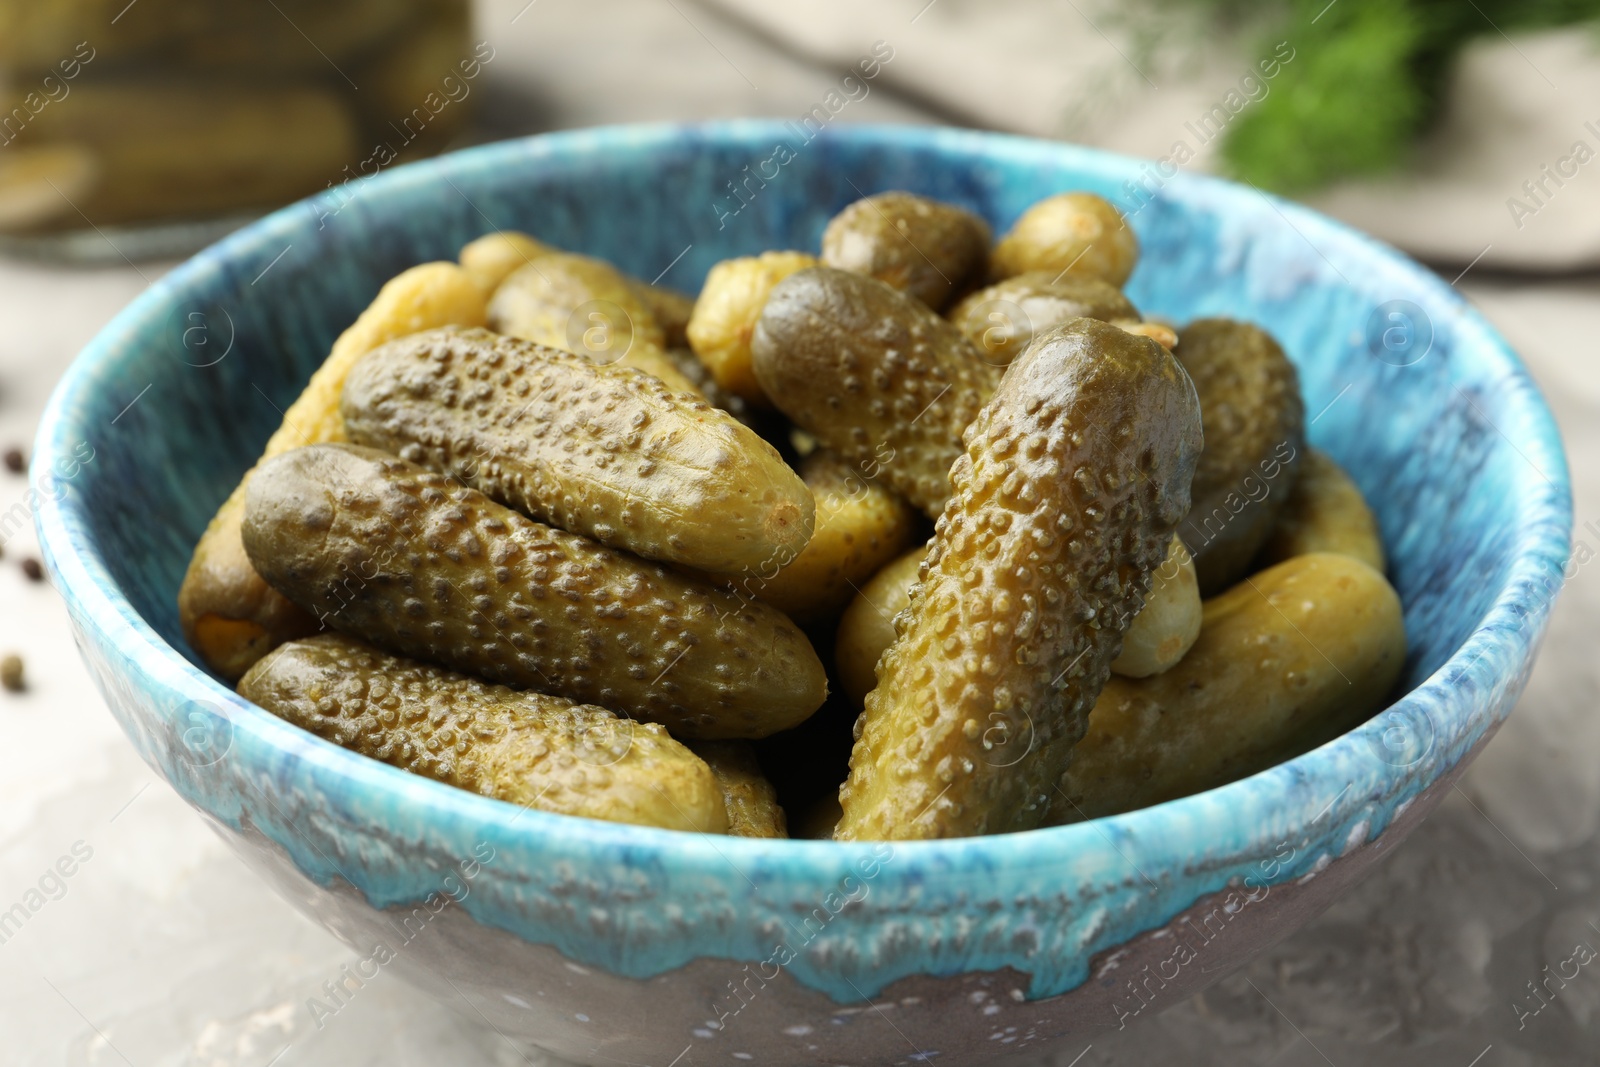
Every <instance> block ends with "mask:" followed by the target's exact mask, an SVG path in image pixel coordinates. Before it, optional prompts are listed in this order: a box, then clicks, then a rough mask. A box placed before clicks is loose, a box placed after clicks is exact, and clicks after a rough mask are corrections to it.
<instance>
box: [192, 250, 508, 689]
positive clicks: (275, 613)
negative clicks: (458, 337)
mask: <svg viewBox="0 0 1600 1067" xmlns="http://www.w3.org/2000/svg"><path fill="white" fill-rule="evenodd" d="M483 321H484V293H483V291H482V290H481V289H480V288H479V287H478V284H477V283H476V282H475V281H474V280H473V279H472V277H471V276H470V275H469V274H468V273H467V272H466V271H464V270H462V269H461V268H460V267H457V266H456V265H455V264H454V263H423V264H420V265H418V266H415V267H412V268H411V269H410V270H406V271H402V272H401V273H400V274H398V275H396V276H395V277H393V278H391V279H390V280H389V281H387V282H386V283H384V286H383V288H382V289H381V290H379V291H378V295H377V297H376V298H374V299H373V301H372V303H371V304H370V305H368V306H367V308H366V309H365V310H364V311H362V312H361V314H360V316H358V317H357V318H356V321H355V322H354V323H352V324H351V325H350V327H349V328H348V329H346V330H345V331H344V332H343V333H341V334H340V335H339V339H338V340H337V341H335V342H334V343H333V349H332V350H331V351H330V352H329V353H328V358H327V359H326V360H324V361H323V364H322V366H320V367H318V368H317V370H316V372H315V373H314V374H312V376H311V380H310V381H309V382H307V383H306V387H305V389H304V390H303V391H302V392H301V394H300V396H299V397H297V398H296V399H295V402H294V403H293V404H291V405H289V409H288V410H287V411H285V412H284V414H283V423H282V425H280V426H279V427H278V429H277V430H275V431H274V432H273V434H272V437H271V438H269V439H268V441H267V446H266V449H265V450H264V451H263V452H262V458H263V459H265V458H266V457H268V456H275V455H278V454H279V453H282V452H287V451H288V450H289V449H291V448H299V447H300V446H301V445H305V444H310V443H312V442H315V441H343V440H345V427H344V420H343V419H342V418H341V417H340V415H339V392H340V390H341V389H342V388H343V387H344V381H345V377H346V376H347V375H348V373H349V371H350V368H351V367H352V366H354V365H355V363H356V361H357V360H359V359H360V358H361V357H362V356H363V355H365V354H366V353H367V352H370V351H371V350H372V349H374V348H376V347H378V346H379V345H381V344H384V343H385V342H387V341H390V340H392V339H394V338H396V337H404V336H405V335H407V334H411V333H416V332H417V331H419V330H426V329H431V328H433V327H436V326H443V325H445V324H446V323H457V324H460V325H463V326H481V325H483ZM258 462H259V461H258ZM253 473H254V469H253V468H252V469H251V470H249V471H246V472H245V475H244V478H243V479H242V480H241V481H240V483H239V485H238V486H236V487H235V488H234V490H233V492H232V493H230V494H229V495H228V499H227V500H226V501H225V502H224V503H223V505H222V507H221V508H219V509H218V511H217V514H216V516H215V517H214V518H213V519H212V520H211V522H210V524H209V525H207V527H206V530H205V532H204V533H203V534H201V535H200V541H199V543H198V544H196V545H195V548H194V556H193V558H192V559H191V560H190V563H189V569H188V571H187V572H186V573H185V574H184V576H183V583H182V584H181V585H180V586H179V588H178V621H179V622H180V623H181V624H182V626H183V632H184V636H185V637H186V638H187V639H188V641H189V645H190V647H192V648H193V649H194V650H195V651H196V652H198V653H200V656H201V658H202V659H204V660H205V661H206V664H207V665H208V666H210V667H211V669H212V670H214V671H216V672H217V673H218V674H220V675H222V676H223V677H224V678H226V679H228V680H229V681H236V680H238V678H239V676H240V675H242V674H244V672H245V671H246V670H247V669H248V668H249V667H250V665H251V664H252V663H254V662H255V661H256V660H258V659H260V658H261V657H262V656H264V655H265V654H266V653H267V652H268V651H270V650H271V649H273V648H275V647H277V646H278V645H280V644H282V643H283V642H284V641H289V640H292V639H294V638H296V637H307V636H310V635H311V634H314V633H316V632H317V626H316V621H315V620H314V619H312V618H310V617H308V616H307V615H306V614H305V613H304V612H303V611H301V610H300V609H299V608H297V607H295V606H294V605H293V604H291V603H289V602H288V601H287V600H285V599H284V598H283V597H282V596H280V595H279V594H278V592H277V591H276V590H275V589H273V588H272V587H271V586H269V585H268V584H267V583H266V582H264V581H262V580H261V577H260V575H258V574H256V572H255V570H254V569H252V568H251V566H250V561H249V559H248V558H247V557H246V555H245V551H244V545H243V544H242V543H241V542H240V540H239V523H240V521H241V519H242V518H243V517H244V491H245V486H246V485H248V484H249V481H250V477H251V475H252V474H253Z"/></svg>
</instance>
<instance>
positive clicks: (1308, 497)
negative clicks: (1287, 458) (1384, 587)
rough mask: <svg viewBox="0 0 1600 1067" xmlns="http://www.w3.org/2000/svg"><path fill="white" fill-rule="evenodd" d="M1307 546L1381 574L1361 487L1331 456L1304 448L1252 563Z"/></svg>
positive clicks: (1374, 529)
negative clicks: (1289, 487)
mask: <svg viewBox="0 0 1600 1067" xmlns="http://www.w3.org/2000/svg"><path fill="white" fill-rule="evenodd" d="M1308 552H1338V553H1340V554H1341V555H1346V556H1354V557H1355V558H1356V559H1359V560H1360V561H1361V562H1363V563H1365V564H1366V565H1367V566H1369V567H1371V568H1372V569H1373V570H1375V571H1377V572H1378V573H1379V574H1382V573H1383V572H1384V569H1385V561H1384V557H1383V539H1382V538H1381V537H1380V536H1379V534H1378V520H1377V519H1376V518H1375V517H1373V514H1372V509H1371V508H1369V507H1367V500H1366V498H1365V497H1363V496H1362V495H1361V490H1360V489H1359V488H1358V487H1357V486H1356V483H1355V482H1353V481H1351V480H1350V476H1349V475H1348V474H1346V473H1345V472H1344V468H1343V467H1341V466H1339V464H1337V463H1335V462H1334V460H1333V457H1332V456H1330V455H1328V454H1327V453H1326V452H1323V451H1321V450H1320V449H1315V448H1307V449H1306V454H1305V459H1304V460H1303V461H1301V464H1300V474H1299V476H1298V477H1296V479H1295V483H1294V489H1293V491H1291V492H1290V493H1289V501H1288V503H1286V504H1285V505H1284V506H1283V511H1281V512H1280V513H1279V514H1278V525H1277V526H1276V527H1275V528H1274V529H1273V531H1272V536H1271V537H1270V538H1268V539H1267V544H1266V547H1265V548H1263V549H1262V550H1261V555H1260V557H1259V558H1258V559H1257V561H1256V562H1257V565H1262V564H1271V563H1281V562H1282V561H1284V560H1286V559H1292V558H1293V557H1295V556H1303V555H1305V554H1306V553H1308Z"/></svg>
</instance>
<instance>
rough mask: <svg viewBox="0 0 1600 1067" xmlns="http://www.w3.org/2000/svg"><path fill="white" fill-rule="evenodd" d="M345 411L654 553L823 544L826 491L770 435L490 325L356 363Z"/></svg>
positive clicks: (544, 509) (669, 555)
mask: <svg viewBox="0 0 1600 1067" xmlns="http://www.w3.org/2000/svg"><path fill="white" fill-rule="evenodd" d="M341 411H342V412H343V414H344V421H345V426H346V428H347V432H348V433H349V435H350V439H351V440H353V441H356V442H357V443H360V444H366V445H372V446H374V447H376V448H382V449H384V450H385V451H388V452H393V453H395V454H396V455H399V456H401V457H403V458H405V459H409V460H411V461H413V462H416V463H420V464H423V465H424V466H427V467H430V468H432V469H434V470H438V471H444V472H447V473H449V474H452V475H455V476H456V477H458V478H459V479H461V480H462V481H463V482H465V483H467V484H468V485H471V486H473V487H474V488H477V489H479V490H482V491H483V492H485V493H487V494H488V495H489V496H491V497H493V498H495V499H496V500H498V501H500V502H501V503H504V504H508V505H510V506H511V507H514V508H516V509H517V510H518V511H521V512H523V513H524V514H527V515H530V516H532V517H533V518H535V519H540V520H542V521H546V522H549V523H551V524H552V525H555V526H559V527H561V528H562V529H565V530H570V531H572V532H574V533H581V534H585V535H587V536H588V537H591V538H593V539H594V540H596V541H599V542H601V543H602V544H608V545H613V546H616V547H618V548H625V549H628V550H630V551H632V552H636V553H638V554H639V555H641V556H647V557H649V558H651V559H661V560H667V561H669V562H673V563H682V564H685V565H687V566H691V567H698V568H701V569H703V570H706V571H711V572H718V573H737V572H740V571H744V570H746V569H752V568H759V567H761V566H763V565H766V564H768V563H770V562H771V561H772V560H774V559H783V560H787V559H793V558H794V557H795V556H796V555H798V554H799V553H800V551H801V550H802V549H803V548H804V547H805V545H806V543H807V542H808V541H809V540H810V538H811V529H812V523H813V520H814V517H815V504H814V501H813V499H812V495H811V491H810V490H809V489H807V488H806V486H805V483H804V482H803V481H802V480H801V479H800V476H799V475H797V474H796V473H795V472H794V471H793V470H791V469H790V468H789V466H788V465H787V464H785V463H784V461H783V457H782V456H780V455H779V454H778V451H777V449H775V448H773V447H772V446H771V445H770V444H768V443H767V442H766V441H764V440H763V439H762V438H761V437H760V436H759V435H758V434H756V433H755V431H753V430H751V429H749V428H748V427H746V426H744V425H743V424H742V423H740V422H739V421H738V420H737V419H735V418H733V416H731V415H729V414H727V413H726V412H724V411H720V410H718V409H716V408H714V407H712V406H711V405H709V404H707V403H706V402H704V401H703V400H699V399H696V398H693V397H690V396H688V395H685V394H683V393H675V392H673V391H671V390H670V389H668V388H667V387H666V386H664V385H662V384H661V383H660V382H659V381H657V380H655V379H653V378H651V377H650V376H648V375H645V374H640V373H638V372H637V371H635V370H630V369H627V368H621V367H599V366H595V365H594V364H592V363H590V362H589V361H588V360H586V359H584V358H583V357H581V356H575V355H573V354H571V353H569V352H562V351H560V350H558V349H553V348H547V347H544V346H541V345H537V344H533V343H531V342H528V341H522V340H519V339H517V338H512V337H500V336H498V335H496V334H492V333H490V332H489V331H487V330H432V331H429V332H427V333H422V334H417V335H415V336H413V337H407V338H403V339H401V340H399V341H395V342H392V343H391V344H388V345H385V346H384V347H383V348H380V349H378V350H377V351H375V352H372V353H371V354H369V355H368V356H367V357H366V358H364V359H363V360H362V361H361V362H360V363H359V364H357V365H356V367H355V369H354V370H353V371H351V373H350V377H349V379H348V380H347V381H346V382H345V388H344V398H343V401H342V403H341Z"/></svg>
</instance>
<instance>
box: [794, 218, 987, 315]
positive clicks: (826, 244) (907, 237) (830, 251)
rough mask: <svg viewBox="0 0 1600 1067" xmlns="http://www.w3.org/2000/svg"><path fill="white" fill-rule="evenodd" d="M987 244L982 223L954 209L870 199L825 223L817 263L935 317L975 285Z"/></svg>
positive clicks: (979, 276) (978, 278)
mask: <svg viewBox="0 0 1600 1067" xmlns="http://www.w3.org/2000/svg"><path fill="white" fill-rule="evenodd" d="M989 238H990V233H989V224H988V223H986V222H984V221H983V220H982V219H980V218H979V217H978V216H976V215H974V214H973V213H972V212H970V211H966V210H963V209H962V208H958V207H956V206H955V205H954V204H946V203H942V202H940V201H938V200H930V199H928V198H927V197H925V196H917V195H916V194H914V193H902V192H887V193H876V194H874V195H872V196H869V197H866V198H864V199H861V200H857V201H856V202H855V203H853V204H851V205H849V206H848V207H846V208H845V209H844V210H843V211H841V212H839V213H838V214H837V215H835V216H834V217H833V218H832V219H831V220H830V221H829V222H828V227H827V229H825V230H823V231H822V262H823V264H824V265H825V266H829V267H837V268H838V269H840V270H848V271H854V272H856V273H857V274H865V275H867V276H868V277H869V278H876V279H878V280H879V281H880V282H885V283H887V284H889V285H892V286H894V287H895V288H896V289H899V290H900V291H902V292H904V293H908V294H909V295H911V296H914V297H916V298H917V299H918V300H920V301H922V302H923V303H924V304H926V305H928V307H930V308H932V309H933V310H935V311H938V310H939V309H941V308H943V307H944V306H945V304H947V303H949V301H950V298H951V297H952V296H954V295H956V294H957V293H960V292H964V291H965V290H966V289H967V288H969V287H970V284H971V283H972V282H974V281H981V279H982V275H983V271H984V268H985V258H986V257H987V256H988V254H989Z"/></svg>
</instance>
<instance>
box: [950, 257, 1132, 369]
mask: <svg viewBox="0 0 1600 1067" xmlns="http://www.w3.org/2000/svg"><path fill="white" fill-rule="evenodd" d="M949 318H950V321H951V322H953V323H955V325H956V328H957V329H959V330H960V331H961V332H962V333H964V334H966V335H967V337H968V338H970V339H971V341H972V343H973V344H974V345H976V346H977V348H978V350H979V351H980V352H982V353H983V355H984V358H985V359H987V360H989V361H990V362H992V363H998V364H1000V365H1001V366H1007V365H1009V364H1010V363H1011V361H1012V360H1014V359H1016V358H1017V357H1018V356H1020V355H1021V354H1022V352H1023V350H1024V349H1026V348H1027V347H1028V344H1029V343H1030V342H1031V341H1032V340H1033V339H1034V337H1035V336H1037V335H1038V334H1041V333H1043V332H1044V331H1046V330H1048V329H1049V328H1050V327H1052V326H1059V325H1060V324H1061V323H1063V322H1066V321H1067V320H1068V319H1076V318H1085V319H1100V320H1102V321H1104V322H1114V321H1117V320H1119V319H1125V320H1129V321H1134V322H1137V321H1138V319H1139V309H1138V308H1136V307H1134V306H1133V302H1132V301H1131V300H1129V299H1128V298H1127V297H1126V296H1123V295H1122V290H1121V289H1118V288H1117V287H1116V286H1114V285H1111V284H1110V283H1108V282H1104V281H1101V280H1100V279H1099V278H1082V277H1075V276H1073V275H1067V276H1065V277H1060V276H1058V275H1056V274H1054V273H1052V272H1050V271H1030V272H1028V273H1027V274H1019V275H1017V276H1016V277H1015V278H1007V279H1006V280H1005V281H1002V282H997V283H996V284H994V285H991V286H989V287H988V288H986V289H979V290H978V291H977V292H975V293H971V294H969V295H968V296H966V297H965V298H963V299H962V301H961V302H960V303H959V304H957V305H956V306H955V307H953V308H951V309H950V315H949Z"/></svg>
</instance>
